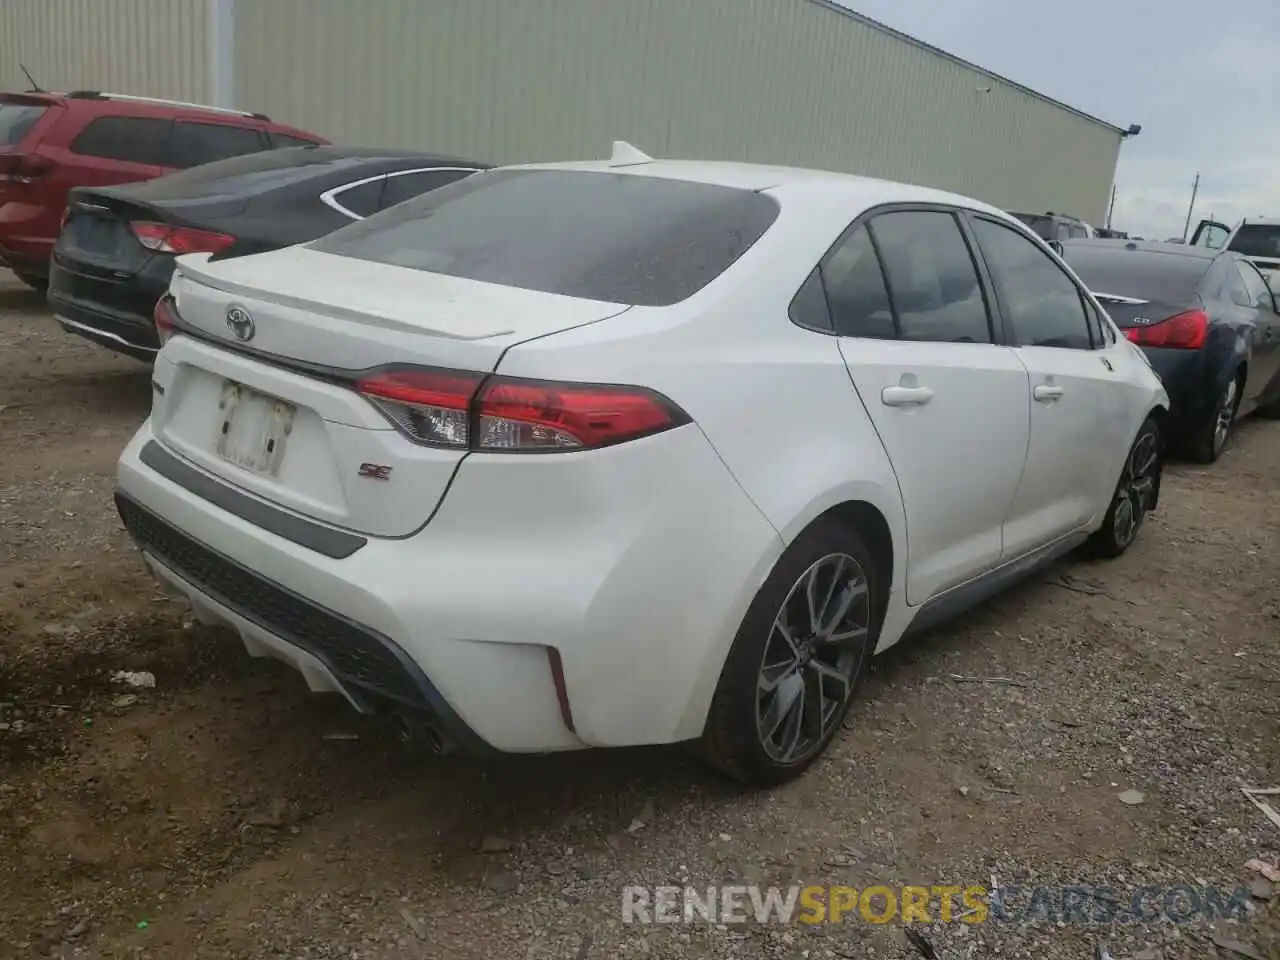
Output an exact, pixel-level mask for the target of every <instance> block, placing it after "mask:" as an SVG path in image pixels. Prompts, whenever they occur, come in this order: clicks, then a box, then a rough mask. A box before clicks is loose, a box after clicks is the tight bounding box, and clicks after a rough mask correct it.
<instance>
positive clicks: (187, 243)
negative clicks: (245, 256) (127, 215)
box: [129, 221, 236, 256]
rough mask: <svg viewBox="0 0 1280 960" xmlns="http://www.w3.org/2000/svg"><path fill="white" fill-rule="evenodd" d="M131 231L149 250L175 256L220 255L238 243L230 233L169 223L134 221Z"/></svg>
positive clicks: (130, 225)
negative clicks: (195, 254) (193, 254)
mask: <svg viewBox="0 0 1280 960" xmlns="http://www.w3.org/2000/svg"><path fill="white" fill-rule="evenodd" d="M129 229H130V230H132V231H133V235H134V236H135V237H137V238H138V242H139V243H140V244H142V245H143V246H144V247H146V248H147V249H148V250H154V251H155V252H156V253H172V254H174V255H175V256H178V255H180V254H184V253H219V252H220V251H222V250H225V249H226V248H227V247H229V246H231V245H232V244H233V243H235V242H236V238H235V237H233V236H231V235H230V234H228V233H217V232H216V231H213V230H194V229H191V228H189V227H175V226H171V225H170V224H167V223H152V222H150V221H134V222H132V223H130V224H129Z"/></svg>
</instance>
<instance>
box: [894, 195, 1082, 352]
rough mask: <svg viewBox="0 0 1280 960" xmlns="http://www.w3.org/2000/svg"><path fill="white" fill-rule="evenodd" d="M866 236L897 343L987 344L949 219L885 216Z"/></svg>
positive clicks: (987, 331)
mask: <svg viewBox="0 0 1280 960" xmlns="http://www.w3.org/2000/svg"><path fill="white" fill-rule="evenodd" d="M871 233H872V235H873V236H874V237H875V240H876V244H877V245H878V246H879V248H880V256H881V257H882V258H883V260H884V272H885V276H886V277H887V279H888V281H889V295H890V297H891V298H892V302H893V309H894V312H895V313H896V314H897V318H898V336H899V337H900V338H901V339H903V340H929V341H935V342H940V343H991V341H992V337H991V323H990V319H989V317H988V316H987V302H986V298H985V297H984V296H983V292H982V284H981V283H980V282H979V281H978V270H977V267H975V266H974V263H973V257H972V255H971V254H970V253H969V245H968V243H967V242H966V241H965V238H964V235H963V234H962V233H961V232H960V225H959V224H958V223H957V222H956V218H955V217H954V216H953V215H951V214H950V213H946V212H943V211H933V210H918V211H909V212H902V213H884V214H881V215H880V216H878V217H876V218H875V219H874V220H872V221H871ZM1081 319H1083V316H1082V317H1081Z"/></svg>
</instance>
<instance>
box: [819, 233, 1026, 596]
mask: <svg viewBox="0 0 1280 960" xmlns="http://www.w3.org/2000/svg"><path fill="white" fill-rule="evenodd" d="M819 271H820V276H821V279H822V282H823V284H824V286H825V289H826V294H827V301H828V303H829V305H830V311H831V320H832V326H833V327H834V329H835V331H836V332H837V333H838V334H839V335H840V338H841V339H840V341H839V342H840V351H841V354H842V355H843V356H844V360H845V365H846V366H847V367H848V370H849V375H850V377H851V378H852V380H853V383H854V386H855V388H856V389H857V392H858V395H859V397H860V398H861V399H862V403H863V406H864V407H865V408H866V411H867V413H868V415H869V416H870V417H871V420H872V422H873V423H874V425H875V428H876V432H877V433H878V434H879V436H880V440H881V442H882V443H883V444H884V448H885V450H886V452H887V453H888V455H889V459H890V460H891V462H892V464H893V469H894V472H895V473H896V475H897V478H898V485H899V488H900V490H901V493H902V499H903V503H904V505H905V507H906V518H907V552H908V556H907V598H908V601H909V602H910V603H912V604H919V603H923V602H924V601H926V600H928V599H929V598H930V597H932V596H934V595H936V594H938V593H940V592H941V591H943V590H946V589H948V588H950V587H953V586H956V585H957V584H960V583H962V582H964V581H966V580H968V579H971V578H972V577H974V576H976V575H977V574H980V573H982V572H984V571H985V570H987V569H990V568H991V567H993V566H995V565H996V564H997V563H998V562H999V560H1000V554H1001V526H1002V524H1003V521H1004V517H1005V514H1006V513H1007V512H1008V510H1009V506H1010V504H1011V503H1012V502H1013V498H1014V495H1015V493H1016V491H1017V487H1018V478H1019V476H1020V475H1021V473H1022V466H1023V461H1024V459H1025V456H1026V449H1027V407H1028V404H1029V400H1028V394H1027V391H1028V386H1027V371H1026V369H1025V368H1024V367H1023V365H1022V363H1021V362H1020V361H1019V360H1018V358H1017V356H1016V355H1015V353H1014V352H1013V351H1012V350H1011V349H1009V348H1008V347H1006V346H1003V345H1001V344H1000V343H999V340H998V337H997V336H995V335H994V332H993V328H992V324H991V318H990V316H989V313H988V308H987V302H986V298H985V296H984V290H983V287H982V284H981V282H980V280H979V276H978V271H977V269H976V267H975V264H974V260H973V257H972V255H971V251H970V248H969V246H968V243H967V241H966V239H965V235H964V233H963V232H962V230H961V228H960V224H959V221H958V220H957V219H956V217H955V215H954V214H953V213H952V212H951V211H950V210H946V209H918V208H917V209H902V210H894V211H889V212H885V213H882V214H879V215H878V216H875V217H874V218H872V219H871V220H870V221H869V222H867V223H866V224H859V225H858V226H856V227H855V228H853V229H852V230H851V231H850V232H849V233H848V234H847V235H846V236H845V237H844V238H843V240H842V241H841V242H840V244H839V245H837V247H836V248H835V249H834V250H833V251H832V252H831V253H829V254H828V256H827V257H826V259H825V260H824V262H823V263H822V265H821V267H820V268H819Z"/></svg>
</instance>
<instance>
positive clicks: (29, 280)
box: [13, 270, 49, 293]
mask: <svg viewBox="0 0 1280 960" xmlns="http://www.w3.org/2000/svg"><path fill="white" fill-rule="evenodd" d="M13 275H14V276H15V277H17V278H18V279H19V280H21V281H22V282H23V283H25V284H26V285H27V286H28V287H30V288H31V289H32V290H39V291H40V292H41V293H44V292H45V291H46V290H48V289H49V278H48V277H37V276H36V275H35V274H32V273H19V272H18V271H17V270H15V271H13Z"/></svg>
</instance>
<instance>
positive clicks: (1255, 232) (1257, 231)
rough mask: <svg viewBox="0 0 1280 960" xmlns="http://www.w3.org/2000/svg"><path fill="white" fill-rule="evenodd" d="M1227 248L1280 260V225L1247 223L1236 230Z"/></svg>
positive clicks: (1246, 254) (1253, 255)
mask: <svg viewBox="0 0 1280 960" xmlns="http://www.w3.org/2000/svg"><path fill="white" fill-rule="evenodd" d="M1227 249H1228V250H1234V251H1235V252H1236V253H1242V254H1244V255H1245V256H1246V257H1264V258H1266V259H1268V260H1280V225H1276V226H1271V225H1265V224H1261V223H1246V224H1245V225H1244V226H1242V227H1241V228H1240V229H1239V230H1237V231H1236V235H1235V237H1233V238H1232V240H1231V246H1229V247H1228V248H1227Z"/></svg>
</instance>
